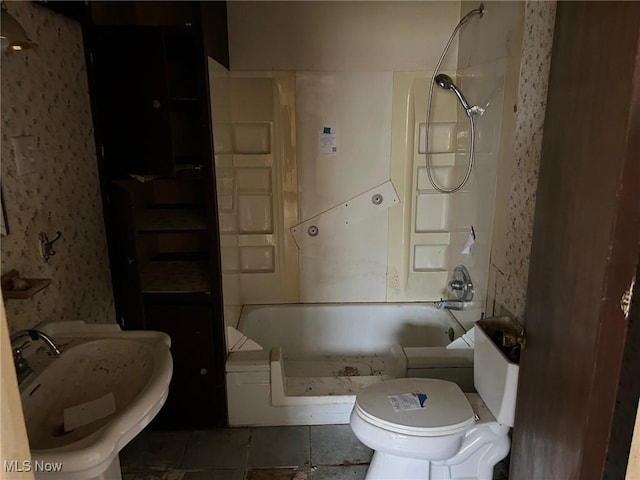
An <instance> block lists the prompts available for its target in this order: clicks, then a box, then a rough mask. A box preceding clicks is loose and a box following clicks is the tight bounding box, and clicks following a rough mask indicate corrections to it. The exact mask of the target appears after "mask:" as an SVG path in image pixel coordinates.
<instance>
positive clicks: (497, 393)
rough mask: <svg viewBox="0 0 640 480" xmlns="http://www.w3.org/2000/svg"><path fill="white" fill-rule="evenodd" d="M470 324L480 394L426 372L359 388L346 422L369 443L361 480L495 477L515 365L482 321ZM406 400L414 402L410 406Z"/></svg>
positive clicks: (508, 422) (504, 445)
mask: <svg viewBox="0 0 640 480" xmlns="http://www.w3.org/2000/svg"><path fill="white" fill-rule="evenodd" d="M481 323H482V322H481ZM474 328H475V348H474V360H473V363H474V384H475V388H476V390H477V391H478V393H477V394H476V393H473V394H465V393H463V392H462V390H461V389H460V387H458V385H456V384H455V383H453V382H449V381H445V380H436V379H429V378H399V379H395V380H389V381H386V382H382V383H378V384H375V385H371V386H369V387H367V388H365V389H363V390H361V391H360V392H359V393H358V395H357V397H356V403H355V406H354V408H353V411H352V412H351V429H352V430H353V433H354V434H355V435H356V437H358V439H359V440H360V441H361V442H362V443H364V444H365V445H367V446H368V447H369V448H371V449H373V450H374V455H373V458H372V460H371V465H370V466H369V470H368V472H367V476H366V480H383V479H384V480H418V479H420V480H427V479H429V480H433V479H437V480H441V479H443V480H444V479H479V480H483V479H489V480H490V479H491V478H492V477H493V467H494V465H495V464H496V463H497V462H499V461H500V460H501V459H503V458H504V457H505V456H506V455H507V454H508V453H509V448H510V445H511V442H510V440H509V428H510V427H512V426H513V417H514V413H515V404H516V388H517V384H518V370H519V367H518V365H517V364H516V363H513V362H511V361H509V360H508V359H507V357H506V356H505V355H504V354H503V353H502V351H501V350H500V349H499V348H498V347H497V346H496V345H495V344H494V343H493V341H492V340H491V339H490V338H489V336H488V335H487V333H486V332H485V330H484V329H483V327H481V326H480V325H479V324H478V325H476V327H474ZM417 393H421V394H426V400H424V397H423V396H422V395H421V396H420V400H416V399H417V398H418V396H417V395H411V394H417ZM405 394H408V395H405ZM391 400H394V402H395V408H394V405H392V403H391ZM397 400H408V401H409V403H408V404H404V405H403V404H398V402H397ZM411 400H413V401H414V403H415V402H416V401H417V402H418V403H417V404H415V405H411V404H410V403H411V402H410V401H411ZM420 401H422V402H423V403H422V404H423V406H422V407H421V406H420Z"/></svg>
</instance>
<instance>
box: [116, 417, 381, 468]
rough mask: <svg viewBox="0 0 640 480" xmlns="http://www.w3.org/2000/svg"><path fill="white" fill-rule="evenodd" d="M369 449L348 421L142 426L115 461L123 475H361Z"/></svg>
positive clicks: (369, 458)
mask: <svg viewBox="0 0 640 480" xmlns="http://www.w3.org/2000/svg"><path fill="white" fill-rule="evenodd" d="M371 455H372V451H371V450H370V449H368V448H367V447H365V446H364V445H362V444H361V443H360V442H359V441H358V439H356V438H355V437H354V436H353V433H351V429H350V427H349V425H320V426H311V427H306V426H294V427H260V428H224V429H216V430H203V431H192V432H160V431H145V432H142V433H141V434H140V435H138V436H137V437H136V438H135V439H134V440H133V441H132V442H131V443H130V444H129V445H127V446H126V447H125V448H124V449H123V450H122V452H120V465H121V468H122V473H123V480H329V479H333V480H362V479H364V476H365V474H366V471H367V466H368V464H369V461H370V460H371Z"/></svg>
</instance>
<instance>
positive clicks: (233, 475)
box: [181, 469, 244, 480]
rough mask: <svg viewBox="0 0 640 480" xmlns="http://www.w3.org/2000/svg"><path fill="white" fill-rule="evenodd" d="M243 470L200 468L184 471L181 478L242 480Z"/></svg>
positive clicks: (187, 479)
mask: <svg viewBox="0 0 640 480" xmlns="http://www.w3.org/2000/svg"><path fill="white" fill-rule="evenodd" d="M243 479H244V470H240V469H235V470H202V471H199V472H185V474H184V477H182V479H181V480H243Z"/></svg>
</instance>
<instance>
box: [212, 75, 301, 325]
mask: <svg viewBox="0 0 640 480" xmlns="http://www.w3.org/2000/svg"><path fill="white" fill-rule="evenodd" d="M216 72H217V73H216ZM212 78H213V80H212V82H213V83H214V84H213V85H212V108H213V116H214V137H215V138H214V144H215V153H216V178H217V182H218V210H219V214H220V233H221V247H222V248H221V255H222V268H223V289H224V296H225V305H228V307H227V313H228V315H226V319H227V324H229V325H234V324H235V323H236V321H237V317H238V316H237V313H238V311H239V308H238V307H239V306H241V305H244V304H251V303H287V302H296V301H298V299H299V294H298V291H299V287H298V252H297V248H296V246H295V243H294V242H293V240H292V239H291V236H290V235H289V232H288V229H289V227H291V226H292V225H293V224H295V223H296V221H297V174H296V162H295V150H294V148H295V147H294V140H293V135H294V134H295V124H294V118H295V116H294V112H295V94H294V92H295V79H294V75H293V74H287V73H279V74H273V73H242V72H234V73H229V72H223V71H221V70H220V69H219V68H218V69H217V70H214V71H213V74H212ZM218 132H220V134H218Z"/></svg>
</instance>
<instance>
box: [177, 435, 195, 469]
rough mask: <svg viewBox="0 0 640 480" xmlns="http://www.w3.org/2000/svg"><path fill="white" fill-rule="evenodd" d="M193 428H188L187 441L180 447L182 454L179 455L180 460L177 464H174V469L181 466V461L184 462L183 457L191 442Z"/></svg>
mask: <svg viewBox="0 0 640 480" xmlns="http://www.w3.org/2000/svg"><path fill="white" fill-rule="evenodd" d="M194 431H195V430H189V435H188V436H187V441H186V442H184V447H183V449H182V455H180V460H179V461H178V465H177V466H176V470H177V469H180V468H182V462H184V457H185V455H186V454H187V448H188V447H189V444H190V443H191V437H193V432H194Z"/></svg>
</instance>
